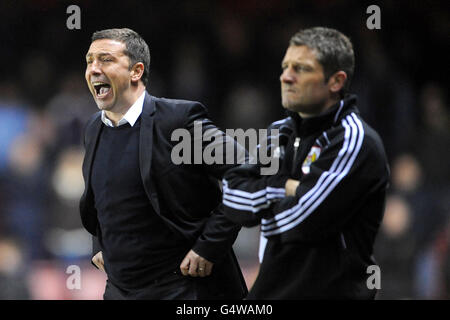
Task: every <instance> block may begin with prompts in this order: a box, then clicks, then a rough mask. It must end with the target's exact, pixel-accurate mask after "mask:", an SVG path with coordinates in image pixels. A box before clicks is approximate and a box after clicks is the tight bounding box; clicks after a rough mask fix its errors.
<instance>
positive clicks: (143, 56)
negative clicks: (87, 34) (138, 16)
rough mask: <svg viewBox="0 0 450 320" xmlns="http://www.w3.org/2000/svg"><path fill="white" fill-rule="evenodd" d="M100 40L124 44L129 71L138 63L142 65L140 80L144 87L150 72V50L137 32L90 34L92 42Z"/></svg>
mask: <svg viewBox="0 0 450 320" xmlns="http://www.w3.org/2000/svg"><path fill="white" fill-rule="evenodd" d="M101 39H111V40H116V41H120V42H122V43H124V44H125V52H124V53H125V54H126V55H127V56H128V58H129V59H130V70H131V68H132V67H133V66H134V65H135V64H136V63H138V62H142V63H143V64H144V73H143V75H142V78H141V80H142V82H143V83H144V86H146V85H147V82H148V75H149V72H150V49H149V48H148V45H147V43H146V42H145V40H144V39H143V38H142V37H141V36H140V35H139V34H138V33H137V32H135V31H133V30H131V29H128V28H123V29H106V30H101V31H96V32H94V33H93V34H92V38H91V41H92V42H94V41H95V40H101Z"/></svg>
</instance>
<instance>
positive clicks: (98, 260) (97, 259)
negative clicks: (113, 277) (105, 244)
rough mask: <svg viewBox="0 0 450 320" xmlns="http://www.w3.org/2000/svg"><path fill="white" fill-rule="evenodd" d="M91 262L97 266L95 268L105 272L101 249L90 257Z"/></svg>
mask: <svg viewBox="0 0 450 320" xmlns="http://www.w3.org/2000/svg"><path fill="white" fill-rule="evenodd" d="M92 262H93V263H94V264H95V265H96V266H97V268H99V269H100V270H102V271H103V272H105V266H104V264H105V262H104V261H103V254H102V252H101V251H99V252H97V254H96V255H95V256H93V257H92Z"/></svg>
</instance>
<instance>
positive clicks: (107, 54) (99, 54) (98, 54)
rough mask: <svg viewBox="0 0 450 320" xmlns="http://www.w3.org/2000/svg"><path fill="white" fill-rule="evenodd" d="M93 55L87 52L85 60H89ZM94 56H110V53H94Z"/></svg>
mask: <svg viewBox="0 0 450 320" xmlns="http://www.w3.org/2000/svg"><path fill="white" fill-rule="evenodd" d="M93 55H94V54H93V53H92V52H88V53H87V54H86V58H90V57H92V56H93ZM95 55H96V56H99V57H103V56H112V53H110V52H99V53H96V54H95Z"/></svg>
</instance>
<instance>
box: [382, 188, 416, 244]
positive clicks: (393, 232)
mask: <svg viewBox="0 0 450 320" xmlns="http://www.w3.org/2000/svg"><path fill="white" fill-rule="evenodd" d="M410 223H411V211H410V208H409V206H408V204H407V203H406V201H405V200H404V199H403V198H401V197H399V196H389V197H388V198H387V200H386V210H385V212H384V218H383V224H382V230H383V231H384V233H385V234H386V235H387V236H389V237H390V238H397V237H399V236H401V235H403V234H404V233H405V232H406V231H407V230H408V228H409V226H410Z"/></svg>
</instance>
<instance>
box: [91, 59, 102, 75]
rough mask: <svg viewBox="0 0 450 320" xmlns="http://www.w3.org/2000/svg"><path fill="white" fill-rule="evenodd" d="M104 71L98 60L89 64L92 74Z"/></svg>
mask: <svg viewBox="0 0 450 320" xmlns="http://www.w3.org/2000/svg"><path fill="white" fill-rule="evenodd" d="M101 72H102V70H101V68H100V65H99V64H98V62H97V61H93V62H92V63H91V64H90V65H89V73H90V74H96V75H97V74H100V73H101Z"/></svg>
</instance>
